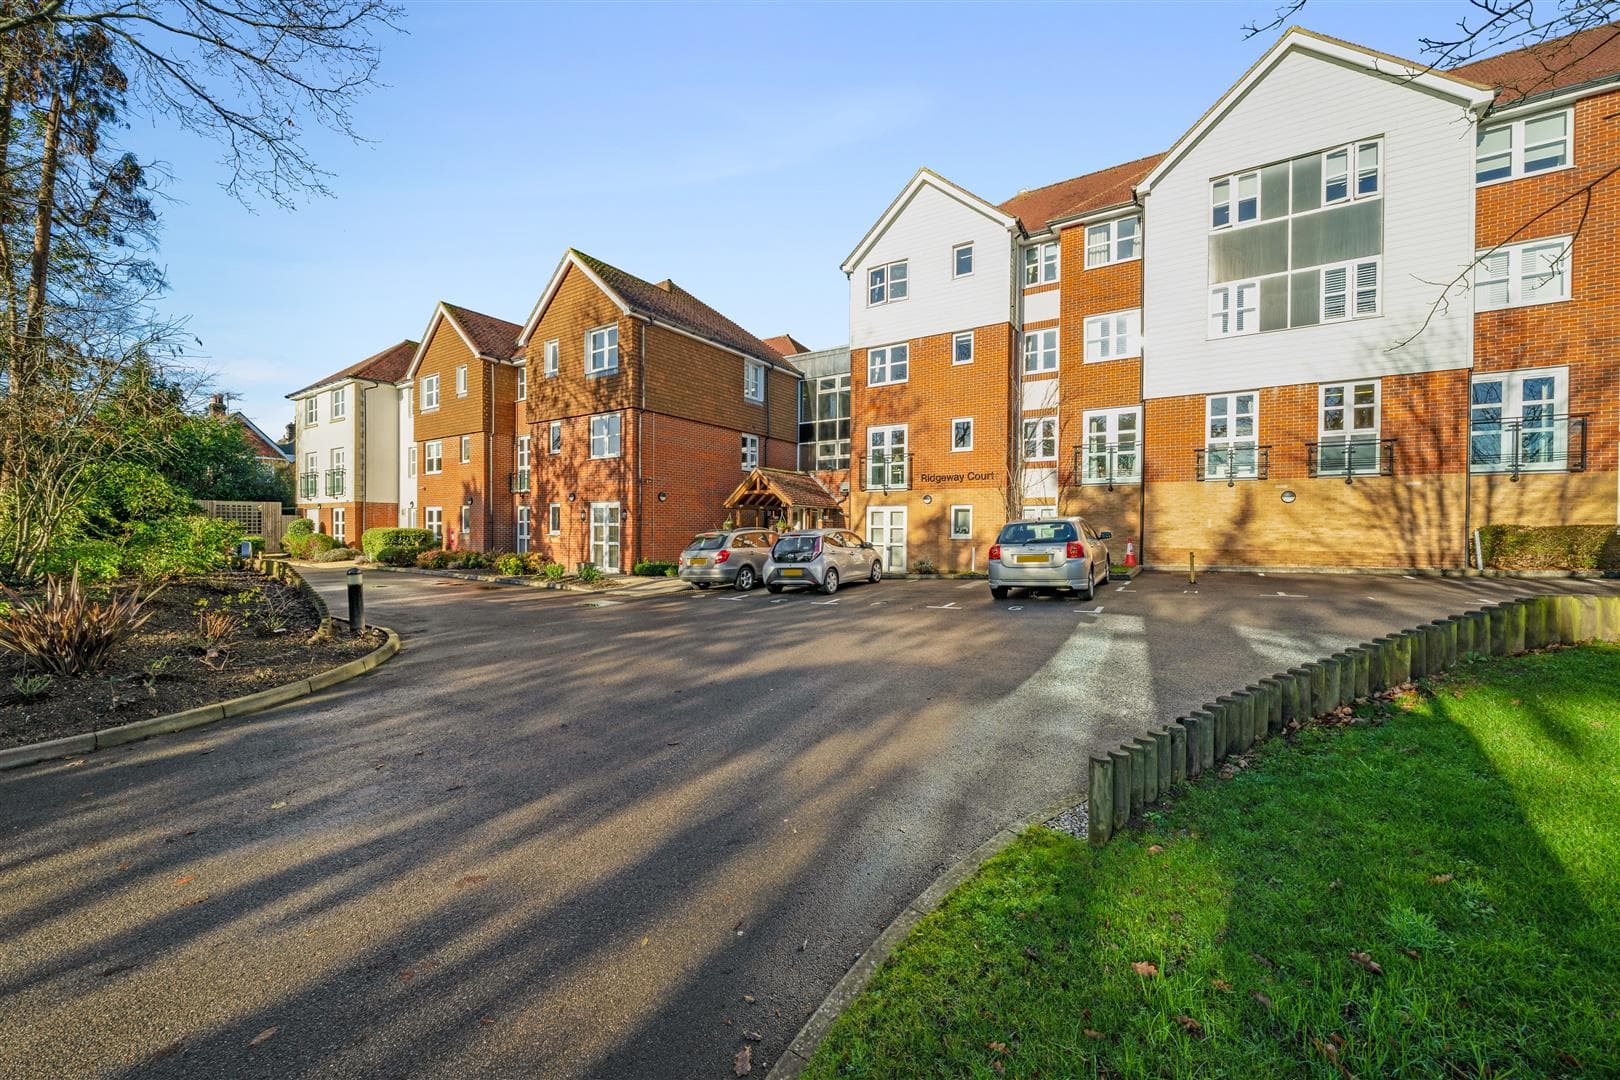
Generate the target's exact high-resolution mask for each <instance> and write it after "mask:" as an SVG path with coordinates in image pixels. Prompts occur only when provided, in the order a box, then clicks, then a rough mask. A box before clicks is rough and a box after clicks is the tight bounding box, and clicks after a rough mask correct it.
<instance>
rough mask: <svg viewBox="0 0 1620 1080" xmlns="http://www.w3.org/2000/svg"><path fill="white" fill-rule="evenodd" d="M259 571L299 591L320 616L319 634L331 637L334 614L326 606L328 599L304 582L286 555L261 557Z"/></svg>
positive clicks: (259, 558) (301, 575) (302, 576)
mask: <svg viewBox="0 0 1620 1080" xmlns="http://www.w3.org/2000/svg"><path fill="white" fill-rule="evenodd" d="M257 561H258V566H257V569H258V571H259V573H261V574H263V575H264V576H266V577H268V578H272V579H274V580H276V581H279V582H281V583H282V584H283V585H288V586H291V587H292V588H294V589H297V590H298V592H299V595H301V596H303V598H304V599H306V600H308V601H309V602H310V604H312V605H313V606H314V608H315V612H316V614H318V615H319V616H320V619H321V625H320V629H319V630H317V631H316V633H317V634H320V635H322V636H326V637H330V636H331V634H332V612H331V610H330V609H328V608H327V606H326V598H325V597H323V596H322V595H321V594H320V593H318V592H316V591H315V586H313V585H311V584H310V583H309V582H307V581H305V580H304V575H303V574H300V573H299V572H298V571H297V569H296V568H294V566H293V565H292V563H290V562H288V561H287V556H285V555H274V556H272V555H261V556H259V557H258V560H257Z"/></svg>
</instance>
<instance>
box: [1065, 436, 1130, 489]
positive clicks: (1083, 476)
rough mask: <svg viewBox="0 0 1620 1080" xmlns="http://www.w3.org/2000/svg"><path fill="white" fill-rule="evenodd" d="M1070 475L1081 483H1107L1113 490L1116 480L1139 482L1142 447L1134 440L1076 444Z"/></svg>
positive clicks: (1120, 481) (1117, 482)
mask: <svg viewBox="0 0 1620 1080" xmlns="http://www.w3.org/2000/svg"><path fill="white" fill-rule="evenodd" d="M1074 475H1075V476H1078V477H1079V478H1080V482H1081V483H1082V484H1107V485H1108V490H1109V491H1113V490H1114V485H1116V484H1140V483H1141V482H1142V448H1141V447H1140V446H1139V445H1138V444H1136V443H1126V444H1125V445H1124V446H1123V447H1122V446H1120V444H1119V443H1109V444H1107V445H1106V446H1096V445H1092V446H1086V445H1080V446H1076V447H1075V448H1074Z"/></svg>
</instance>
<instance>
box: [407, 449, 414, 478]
mask: <svg viewBox="0 0 1620 1080" xmlns="http://www.w3.org/2000/svg"><path fill="white" fill-rule="evenodd" d="M405 475H406V476H415V475H416V447H415V446H414V445H412V446H408V447H406V448H405Z"/></svg>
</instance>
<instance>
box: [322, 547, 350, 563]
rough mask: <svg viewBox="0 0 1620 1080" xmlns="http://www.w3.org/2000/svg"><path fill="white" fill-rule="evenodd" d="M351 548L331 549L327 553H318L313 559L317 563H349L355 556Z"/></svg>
mask: <svg viewBox="0 0 1620 1080" xmlns="http://www.w3.org/2000/svg"><path fill="white" fill-rule="evenodd" d="M355 554H356V553H355V550H354V548H351V547H330V548H327V549H326V550H325V551H317V552H316V553H315V554H314V555H313V556H311V558H312V559H313V560H314V561H315V562H348V561H349V560H350V559H353V558H354V556H355Z"/></svg>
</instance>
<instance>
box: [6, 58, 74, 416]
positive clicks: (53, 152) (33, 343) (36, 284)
mask: <svg viewBox="0 0 1620 1080" xmlns="http://www.w3.org/2000/svg"><path fill="white" fill-rule="evenodd" d="M61 145H62V92H61V91H60V90H57V91H55V92H53V93H52V94H51V109H50V112H49V113H47V114H46V118H45V142H44V150H43V152H42V153H41V155H40V164H39V194H38V195H37V196H36V198H35V200H34V247H33V255H32V257H31V260H30V264H29V271H28V322H27V324H26V326H25V327H24V332H23V336H24V338H25V340H26V341H27V342H28V345H29V346H30V347H33V348H37V347H39V344H40V342H41V341H42V340H43V339H44V337H45V284H46V279H47V276H48V274H49V272H50V264H51V225H52V224H53V221H54V218H55V213H56V171H57V167H58V165H59V162H60V156H61ZM13 389H15V387H13Z"/></svg>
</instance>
